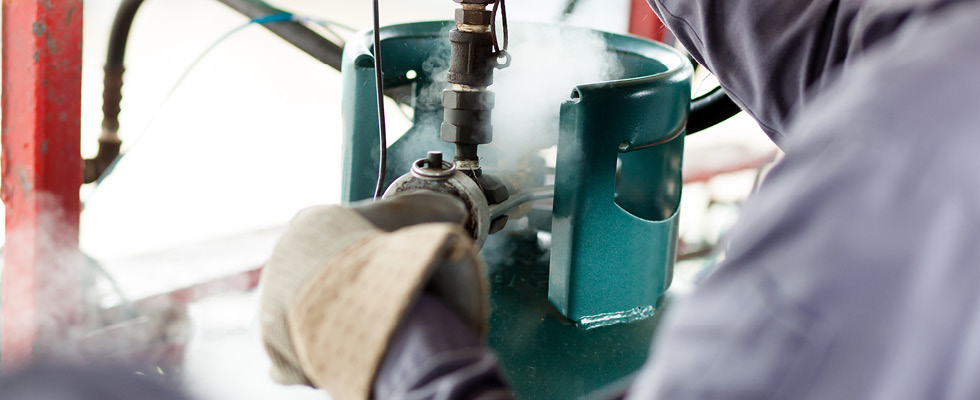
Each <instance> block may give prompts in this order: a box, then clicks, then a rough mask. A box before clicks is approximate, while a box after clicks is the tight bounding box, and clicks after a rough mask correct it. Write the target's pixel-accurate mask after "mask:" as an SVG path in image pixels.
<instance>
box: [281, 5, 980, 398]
mask: <svg viewBox="0 0 980 400" xmlns="http://www.w3.org/2000/svg"><path fill="white" fill-rule="evenodd" d="M651 6H652V7H653V8H654V10H655V11H656V12H657V14H658V15H659V16H660V17H661V19H662V20H663V21H664V22H665V24H666V25H667V26H668V27H669V28H670V29H671V30H672V31H673V33H674V35H675V36H676V37H677V38H678V40H680V42H681V43H682V44H683V45H684V46H685V47H686V48H687V50H688V51H690V53H691V55H692V56H693V57H694V58H695V59H696V60H697V61H698V62H700V63H701V64H703V65H705V66H706V67H707V68H708V69H710V70H711V71H712V72H713V73H714V74H715V75H716V76H717V77H718V79H719V81H720V83H721V85H722V86H723V87H724V89H725V90H726V91H727V92H728V93H729V94H730V95H731V97H732V98H733V100H734V101H735V102H736V103H737V104H738V105H739V106H740V107H741V108H742V109H743V110H745V111H746V112H748V113H749V114H751V115H752V116H753V117H754V118H755V119H756V120H757V121H758V122H759V124H760V125H761V126H762V128H763V130H764V131H765V132H766V133H767V134H768V135H769V136H770V137H771V138H772V140H773V141H774V142H775V143H776V144H777V145H778V146H779V147H780V148H781V149H782V150H784V151H785V158H784V159H783V160H782V161H781V162H780V163H779V164H778V165H777V166H776V167H775V168H774V169H773V170H772V172H771V173H770V174H769V175H768V177H767V178H766V180H765V182H764V183H763V184H762V185H761V188H760V189H759V191H758V193H757V194H756V195H755V196H754V197H753V198H751V199H750V200H749V201H748V202H747V203H746V204H745V207H744V211H743V214H742V217H741V219H740V221H739V222H738V224H737V226H736V227H735V229H734V231H733V233H732V235H731V242H730V244H729V249H728V252H727V259H726V260H725V261H724V263H723V264H722V265H721V266H720V267H719V268H718V269H717V270H716V271H715V272H714V273H713V274H711V275H710V276H708V277H707V278H706V279H705V280H704V281H703V282H702V283H700V284H699V286H698V287H697V288H696V290H695V291H694V292H693V294H691V295H690V296H689V297H688V298H685V299H683V300H682V301H679V302H677V303H675V305H674V306H673V308H672V309H670V310H669V311H668V312H667V315H666V316H665V320H664V321H663V322H662V324H661V326H660V328H659V333H658V336H657V338H656V340H655V342H654V344H653V349H652V353H651V357H650V359H649V361H648V362H647V365H646V366H645V367H644V369H643V370H642V371H641V372H640V373H639V374H638V375H637V376H636V378H635V381H634V382H633V384H632V386H631V387H630V389H629V390H628V392H627V393H626V394H624V395H625V396H626V398H629V399H650V398H659V399H688V398H699V399H700V398H724V399H760V398H780V399H839V398H860V399H898V398H900V399H938V398H950V399H975V398H980V379H978V377H980V211H977V210H978V207H977V205H980V156H978V155H977V153H978V152H980V75H978V73H980V1H977V0H651ZM429 204H435V203H434V202H429ZM354 210H355V212H353V213H354V214H356V213H357V211H356V209H354ZM332 212H337V213H345V212H346V213H351V209H343V208H340V207H337V208H335V209H333V211H326V210H319V211H316V212H314V213H319V214H318V215H317V218H320V219H319V220H317V221H318V222H316V223H314V225H315V224H321V225H320V226H321V227H327V228H329V227H330V226H331V223H330V220H331V217H330V215H329V213H332ZM423 214H424V213H423ZM314 219H315V218H312V217H311V216H310V215H309V214H307V216H306V217H305V218H298V219H297V220H296V221H294V228H291V229H301V228H303V227H304V226H305V227H308V226H309V225H310V224H311V223H312V222H311V221H312V220H314ZM368 220H370V218H368ZM443 221H447V220H445V219H443ZM331 234H335V235H345V234H346V233H344V231H339V230H335V231H334V232H333V233H331ZM281 244H282V245H284V246H283V247H282V248H280V249H277V254H279V255H280V256H282V257H281V258H280V259H278V261H276V263H270V265H269V267H270V268H269V270H268V271H266V278H267V281H270V282H274V281H276V280H277V279H279V278H281V275H282V274H283V272H281V271H283V270H285V269H287V267H286V266H291V265H297V262H294V261H293V260H292V259H290V256H289V255H288V254H287V253H289V251H290V250H291V249H292V247H291V246H290V245H289V241H288V240H286V241H284V242H283V243H281ZM351 247H357V246H356V245H352V246H351ZM351 252H352V251H351V250H350V249H349V248H344V249H338V250H334V251H333V252H332V253H329V254H327V255H325V256H324V257H325V258H330V257H337V258H344V257H349V253H351ZM353 252H354V253H357V252H356V251H353ZM430 258H431V257H430ZM443 258H444V257H442V256H439V255H436V256H435V257H434V260H436V261H432V262H429V264H433V265H435V264H439V263H440V262H441V261H439V260H442V259H443ZM362 259H363V257H362ZM329 264H330V263H326V264H324V263H322V262H320V263H319V264H318V267H316V268H322V269H323V270H326V271H330V270H331V268H332V267H330V265H329ZM316 268H315V269H316ZM426 268H428V269H426ZM426 268H422V269H423V270H426V271H430V272H428V273H429V274H430V275H434V276H438V275H439V273H433V272H431V271H432V270H433V269H436V268H437V267H435V266H429V267H426ZM463 269H466V268H463ZM277 271H280V272H277ZM317 273H319V274H323V272H322V271H321V272H317ZM423 275H424V276H429V275H425V274H421V273H420V275H419V276H423ZM303 281H304V282H311V283H307V285H316V281H317V280H316V279H310V280H303ZM412 282H413V285H416V286H419V285H424V280H422V281H418V280H413V281H412ZM419 282H421V283H419ZM320 288H321V289H322V288H323V287H320ZM307 289H309V288H307ZM307 291H310V290H307ZM476 292H479V291H478V290H477V291H476ZM447 296H448V297H447ZM405 299H410V300H411V301H412V302H413V304H414V305H412V306H410V307H407V308H404V314H403V316H402V317H401V318H400V319H395V320H393V321H395V322H393V323H392V327H390V328H388V330H386V331H385V332H390V335H389V336H386V338H387V341H386V342H384V343H386V344H387V346H386V347H385V346H382V348H381V349H380V350H378V349H374V350H373V351H369V352H368V353H370V354H371V357H370V359H367V360H358V362H357V363H355V364H356V365H360V366H361V368H364V369H365V372H364V373H363V374H362V375H363V377H361V378H360V380H359V381H358V382H359V383H358V385H360V389H359V391H353V392H351V391H347V392H344V391H343V390H338V391H335V390H334V389H337V388H346V387H348V386H346V385H349V384H350V382H344V381H342V380H339V379H336V378H333V377H331V376H329V375H324V374H318V372H317V370H318V369H317V366H316V365H314V364H316V362H315V361H316V360H322V359H328V360H329V359H332V357H331V354H330V353H324V352H322V351H319V350H317V349H318V347H317V346H310V344H311V343H313V344H315V341H311V340H310V339H309V338H308V337H304V335H297V334H295V333H293V334H292V336H291V337H292V339H293V342H292V343H290V341H289V340H285V341H280V342H279V345H278V346H272V347H270V349H271V350H270V354H272V355H273V359H275V358H276V355H277V352H278V351H285V352H286V353H290V354H288V355H291V354H292V353H291V352H292V351H293V347H294V346H298V347H302V348H303V349H304V350H302V351H301V352H300V353H304V354H301V355H300V356H299V358H301V359H302V358H304V357H305V358H308V359H313V360H314V361H309V362H304V361H302V360H301V361H300V362H293V363H288V362H285V363H278V364H277V365H276V367H275V368H276V369H286V370H289V371H290V373H288V374H285V375H291V376H293V377H294V379H292V380H291V382H292V383H310V384H313V385H315V386H319V387H324V388H326V389H327V390H328V391H331V392H332V393H334V392H343V393H357V394H356V395H353V397H366V396H368V395H370V396H373V397H374V398H378V399H387V398H413V399H414V398H417V399H437V398H438V399H456V398H506V397H508V396H510V395H509V394H508V392H507V388H506V382H505V381H504V379H502V378H501V374H500V373H499V369H498V367H497V366H496V363H495V361H494V358H493V355H492V353H491V352H490V350H488V349H486V348H485V347H483V346H482V345H481V344H480V340H479V337H478V335H477V333H476V331H475V330H474V329H473V328H472V326H473V324H466V323H464V322H462V321H471V320H474V318H472V312H470V313H469V314H468V313H466V312H459V307H453V306H450V305H448V304H451V303H453V302H454V300H453V299H452V295H447V294H445V293H443V294H433V293H424V294H419V295H416V296H414V297H413V296H408V297H405ZM412 299H421V300H412ZM447 299H448V300H449V301H448V302H447ZM270 301H274V302H275V301H280V300H276V299H270ZM321 301H326V302H329V299H327V300H323V299H321ZM365 301H369V300H365ZM373 301H378V300H377V299H376V298H374V300H373ZM280 302H281V301H280ZM355 303H356V301H355ZM277 307H278V309H289V308H290V307H291V306H290V305H289V304H285V305H283V304H278V305H277ZM276 309H277V308H276V307H270V308H268V310H271V311H270V313H268V315H271V316H272V318H270V320H272V321H282V320H284V319H285V317H282V316H281V315H282V312H278V313H277V312H276V311H275V310H276ZM289 315H290V316H291V317H294V318H293V320H292V321H288V322H289V323H288V324H286V325H289V326H287V328H286V331H293V330H295V329H294V325H299V326H305V327H306V328H307V329H309V328H310V326H312V327H314V328H315V327H316V326H317V325H316V321H314V322H313V323H309V322H308V321H306V320H307V318H305V317H303V316H302V313H296V312H292V313H290V314H289ZM457 316H463V317H464V318H458V317H457ZM296 321H300V322H296ZM446 321H450V322H446ZM395 327H397V329H396V328H395ZM324 329H328V327H324ZM314 330H315V329H314ZM287 336H288V335H287ZM307 336H308V335H307ZM341 339H342V338H341ZM341 339H337V338H336V337H335V338H334V339H330V340H341ZM284 349H285V350H284ZM311 351H312V352H313V353H310V352H311ZM286 358H289V357H286ZM337 362H341V361H337ZM279 375H280V376H282V375H283V374H279ZM297 377H298V378H297ZM285 381H290V380H289V379H286V380H285ZM368 386H370V387H369V388H368ZM368 393H370V394H368Z"/></svg>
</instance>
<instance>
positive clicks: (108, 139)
mask: <svg viewBox="0 0 980 400" xmlns="http://www.w3.org/2000/svg"><path fill="white" fill-rule="evenodd" d="M143 1H144V0H122V2H121V3H119V8H118V9H117V10H116V17H115V19H114V20H113V22H112V30H111V32H110V34H109V44H108V48H107V50H106V62H105V67H104V70H105V78H104V80H103V90H102V135H101V136H100V137H99V151H98V153H97V154H96V156H95V158H91V159H86V160H85V172H84V178H85V179H84V181H85V183H92V182H96V181H97V180H98V179H99V178H100V177H101V176H102V174H104V173H105V171H106V170H107V169H108V168H109V166H110V165H112V163H113V161H115V159H116V157H118V156H119V152H120V149H121V147H122V141H121V140H120V139H119V112H120V106H121V104H122V85H123V72H125V71H126V68H125V66H124V62H125V60H126V44H127V42H128V41H129V31H130V28H132V26H133V20H134V19H135V18H136V12H137V11H139V8H140V6H142V5H143ZM218 1H220V2H221V3H223V4H224V5H226V6H228V7H230V8H232V9H233V10H235V11H238V12H239V13H242V14H244V15H245V16H247V17H249V18H251V19H256V18H261V17H265V16H268V15H271V14H279V13H282V12H283V11H282V10H279V9H276V8H275V7H272V6H270V5H268V4H266V3H265V2H263V1H261V0H218ZM263 26H264V27H265V28H266V29H268V30H270V31H272V33H275V34H276V35H278V36H279V37H281V38H283V39H285V40H286V41H287V42H289V43H291V44H293V45H294V46H296V47H297V48H299V49H300V50H303V51H304V52H306V54H309V55H310V56H312V57H313V58H315V59H317V60H319V61H320V62H322V63H324V64H327V65H329V66H330V67H332V68H333V69H336V70H337V71H340V66H341V60H342V57H343V52H344V49H343V46H342V45H338V44H336V43H334V42H331V41H330V40H327V39H326V38H324V37H323V36H320V35H319V34H317V33H316V32H314V31H313V30H311V29H310V28H307V27H306V26H304V25H303V24H301V23H298V22H295V21H284V22H270V23H267V24H263Z"/></svg>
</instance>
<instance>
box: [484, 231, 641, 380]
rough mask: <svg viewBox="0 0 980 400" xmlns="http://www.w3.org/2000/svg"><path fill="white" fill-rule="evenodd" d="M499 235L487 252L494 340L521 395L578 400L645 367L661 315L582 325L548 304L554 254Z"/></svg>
mask: <svg viewBox="0 0 980 400" xmlns="http://www.w3.org/2000/svg"><path fill="white" fill-rule="evenodd" d="M493 240H494V243H492V244H491V245H490V246H488V248H487V249H486V251H485V256H486V258H487V263H488V269H489V277H490V285H491V307H492V309H491V313H490V337H489V340H490V346H491V347H492V348H493V349H494V350H495V351H496V352H497V355H498V357H499V358H500V360H501V362H502V364H503V366H504V369H505V373H506V375H507V378H508V380H509V382H510V384H511V386H512V387H513V389H514V391H515V393H516V394H517V395H518V398H521V399H574V398H576V397H579V396H582V395H586V394H588V393H591V392H593V391H595V390H598V389H601V388H602V387H604V386H606V385H609V384H611V383H614V382H616V381H617V380H619V379H621V378H623V377H626V376H628V375H630V374H632V373H633V372H635V371H636V370H638V369H639V368H640V367H641V366H642V365H643V362H644V361H645V360H646V357H647V349H648V347H649V345H650V341H651V338H652V335H653V333H654V329H655V328H656V326H657V323H658V321H659V319H660V313H659V312H658V313H656V314H655V315H654V316H653V317H651V318H647V319H644V320H642V321H638V322H633V323H628V324H620V325H614V326H606V327H599V328H594V329H590V330H586V329H583V328H580V327H579V326H576V325H575V324H574V323H573V322H571V321H569V320H568V319H566V318H565V317H563V316H562V315H561V313H559V312H558V310H557V309H556V308H555V307H554V306H553V305H551V303H550V302H549V301H548V255H547V254H546V253H545V251H543V250H541V249H540V248H539V247H538V245H537V239H536V237H535V236H533V235H519V234H518V235H513V234H511V235H510V236H509V237H495V238H493ZM658 311H659V310H658Z"/></svg>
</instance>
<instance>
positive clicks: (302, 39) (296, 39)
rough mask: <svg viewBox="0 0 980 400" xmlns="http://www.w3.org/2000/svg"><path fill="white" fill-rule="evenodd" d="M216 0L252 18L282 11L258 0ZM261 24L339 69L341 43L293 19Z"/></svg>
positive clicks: (342, 52)
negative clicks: (332, 40)
mask: <svg viewBox="0 0 980 400" xmlns="http://www.w3.org/2000/svg"><path fill="white" fill-rule="evenodd" d="M218 1H219V2H220V3H222V4H224V5H226V6H228V7H231V8H232V9H233V10H235V11H238V12H239V13H242V14H243V15H245V16H246V17H249V18H252V19H256V18H261V17H265V16H268V15H270V14H279V13H282V12H283V11H282V10H279V9H277V8H275V7H272V6H270V5H268V4H266V3H265V2H262V1H258V0H218ZM262 26H263V27H265V28H266V29H268V30H269V31H271V32H272V33H275V34H276V35H278V36H279V37H281V38H283V39H285V40H286V41H287V42H289V43H291V44H292V45H293V46H296V48H298V49H300V50H303V51H304V52H306V54H309V55H310V56H311V57H313V58H315V59H317V60H318V61H320V62H322V63H324V64H327V65H329V66H330V67H332V68H333V69H336V70H337V71H340V65H341V59H342V57H343V54H344V49H343V47H342V46H341V45H338V44H336V43H334V42H331V41H329V40H327V38H325V37H323V36H320V34H318V33H316V32H314V31H313V30H311V29H310V28H307V27H306V26H304V25H303V24H301V23H299V22H295V21H284V22H270V23H267V24H262Z"/></svg>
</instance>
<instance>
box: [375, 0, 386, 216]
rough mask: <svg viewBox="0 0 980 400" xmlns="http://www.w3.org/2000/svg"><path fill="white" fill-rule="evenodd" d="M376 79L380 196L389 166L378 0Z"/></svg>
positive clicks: (376, 15) (376, 16)
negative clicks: (379, 142) (379, 140)
mask: <svg viewBox="0 0 980 400" xmlns="http://www.w3.org/2000/svg"><path fill="white" fill-rule="evenodd" d="M374 79H375V82H376V84H375V86H377V88H378V128H379V129H378V131H379V134H378V136H379V138H380V139H381V157H380V161H379V162H378V164H379V165H378V186H377V188H376V189H375V190H374V197H375V198H380V197H381V195H382V194H384V189H385V170H386V169H387V168H388V136H387V133H386V132H385V98H384V86H383V81H382V79H383V78H382V76H381V22H380V13H379V12H378V0H374Z"/></svg>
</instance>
